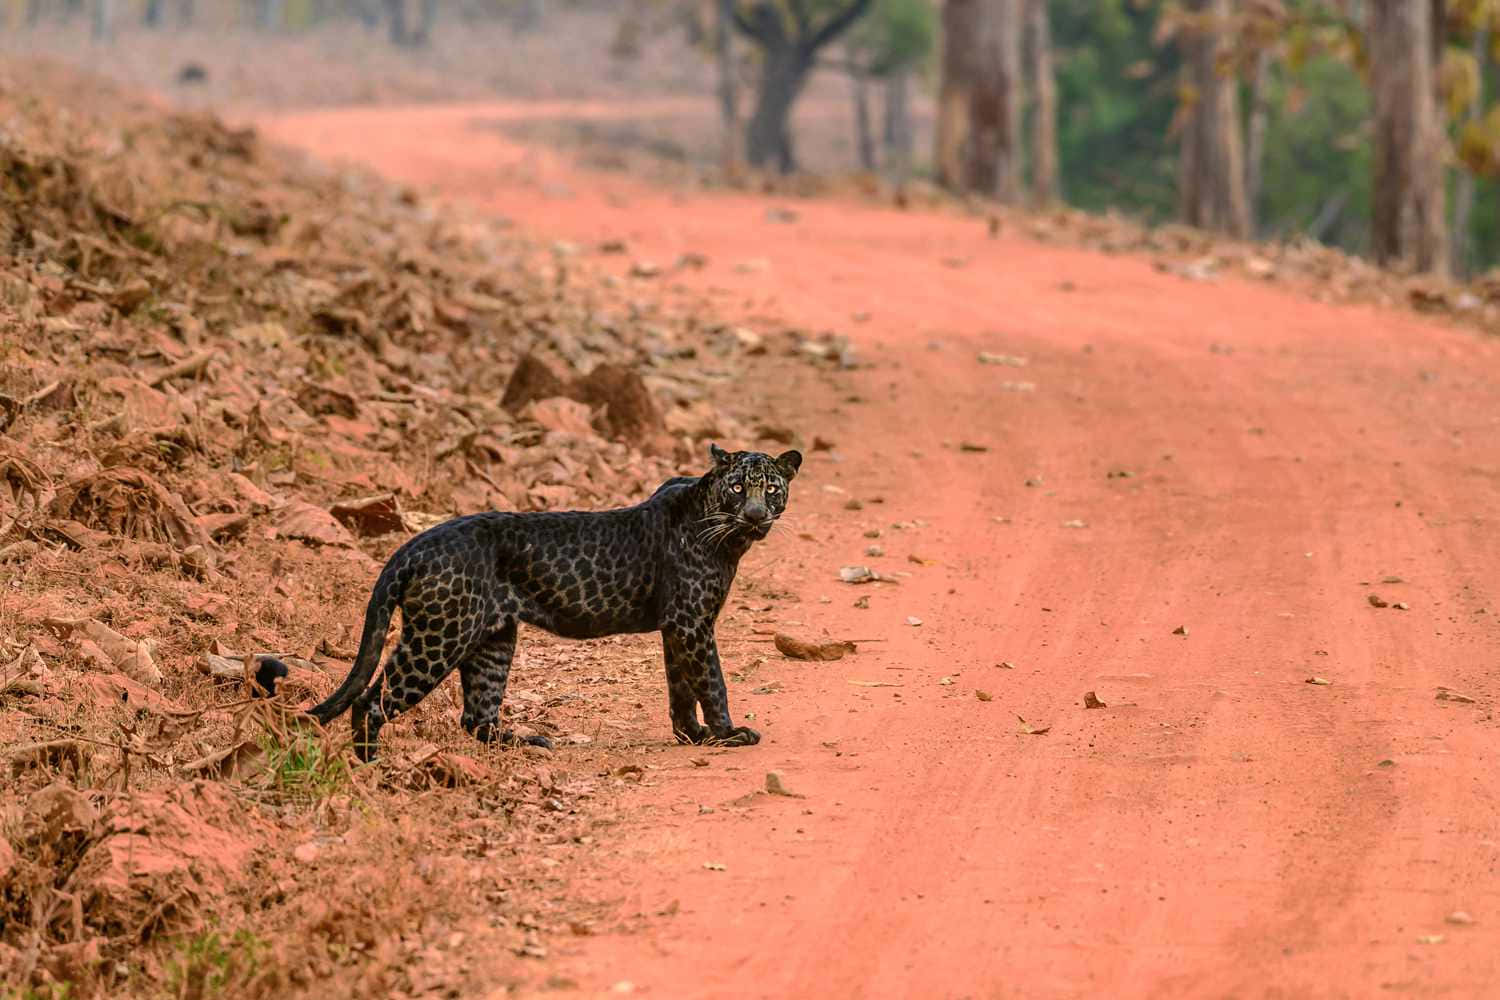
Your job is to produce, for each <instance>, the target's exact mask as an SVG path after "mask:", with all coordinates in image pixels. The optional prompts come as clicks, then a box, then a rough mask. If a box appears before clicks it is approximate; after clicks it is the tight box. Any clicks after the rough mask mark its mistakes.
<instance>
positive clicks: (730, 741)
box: [707, 726, 760, 747]
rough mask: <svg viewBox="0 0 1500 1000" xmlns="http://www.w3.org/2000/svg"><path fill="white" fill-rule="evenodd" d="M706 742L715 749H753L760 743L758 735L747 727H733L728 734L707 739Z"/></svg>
mask: <svg viewBox="0 0 1500 1000" xmlns="http://www.w3.org/2000/svg"><path fill="white" fill-rule="evenodd" d="M707 742H708V744H709V745H710V746H716V747H753V746H755V744H757V743H759V742H760V733H758V732H756V731H755V730H753V729H751V728H750V727H749V726H735V727H734V728H733V729H731V730H729V731H728V732H725V733H720V734H718V735H715V736H711V737H709V739H708V741H707Z"/></svg>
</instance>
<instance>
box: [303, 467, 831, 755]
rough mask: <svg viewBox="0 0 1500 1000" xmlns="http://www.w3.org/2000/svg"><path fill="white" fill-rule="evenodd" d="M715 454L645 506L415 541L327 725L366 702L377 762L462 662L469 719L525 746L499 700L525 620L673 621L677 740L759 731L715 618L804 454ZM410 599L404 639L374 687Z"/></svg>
mask: <svg viewBox="0 0 1500 1000" xmlns="http://www.w3.org/2000/svg"><path fill="white" fill-rule="evenodd" d="M709 453H710V455H711V456H712V458H713V467H712V468H710V469H709V470H708V471H707V472H706V473H704V474H703V475H701V476H679V477H677V478H674V479H669V480H667V481H666V482H665V483H663V484H662V485H661V486H660V487H658V488H657V490H656V492H655V493H653V494H652V495H651V497H650V498H649V499H648V500H646V501H645V502H643V503H639V504H637V505H635V506H634V507H625V508H622V509H619V510H608V511H598V512H585V511H567V512H559V513H527V514H516V513H501V512H498V511H491V512H487V513H483V514H471V515H469V516H467V517H459V518H455V519H453V520H451V521H446V522H444V523H443V524H439V525H437V526H436V527H433V528H430V529H428V530H427V531H424V532H422V533H421V534H419V535H417V536H416V537H414V538H412V539H411V540H409V541H408V542H406V544H404V545H402V546H401V547H400V548H399V549H397V550H396V552H395V554H394V555H392V556H391V558H390V560H389V561H388V562H387V563H386V564H385V567H384V568H383V569H382V570H381V571H380V576H379V577H378V578H377V579H376V581H375V587H374V590H373V592H372V593H371V595H370V603H369V606H368V607H367V608H366V610H365V624H364V632H363V635H362V636H361V638H360V643H359V653H358V655H357V656H356V658H355V661H354V665H353V667H352V668H351V669H350V671H349V676H348V677H347V678H345V680H344V682H343V684H341V685H340V686H339V689H338V690H337V691H335V692H334V693H333V694H332V695H331V696H330V697H329V698H328V700H326V701H324V702H322V703H321V704H318V705H315V706H314V707H312V708H311V709H309V710H308V714H309V715H311V716H312V717H313V718H315V719H317V720H318V721H319V722H321V723H327V722H329V721H330V720H332V719H334V718H336V717H337V716H338V715H340V714H341V713H342V712H344V711H345V710H346V709H349V708H351V707H352V709H353V711H352V713H351V714H352V718H353V722H354V740H355V750H356V752H357V753H358V754H359V756H360V757H361V758H362V759H365V760H368V759H370V757H371V756H372V755H373V754H374V752H375V746H376V741H377V738H378V734H379V732H380V727H381V726H382V725H384V724H385V723H386V722H389V721H390V720H391V719H394V718H395V717H396V716H397V715H400V714H401V713H402V712H405V711H406V710H407V709H409V708H411V707H412V706H413V705H415V704H417V702H419V701H421V700H422V699H423V698H424V697H426V696H427V694H428V693H429V692H430V691H432V689H433V688H435V687H437V685H438V683H439V682H440V681H441V680H442V679H443V678H444V677H446V676H448V674H449V672H450V671H452V670H453V669H454V668H455V667H457V668H458V674H459V679H460V680H461V681H462V683H463V696H464V711H463V725H464V728H465V729H466V730H468V731H469V732H470V733H471V734H473V735H474V736H475V737H477V738H478V739H480V740H482V741H485V742H495V741H498V742H505V743H515V742H518V741H517V739H516V738H515V736H514V735H513V734H512V733H511V732H510V731H509V730H502V729H501V728H500V703H501V701H502V700H503V699H504V697H505V683H506V679H507V678H508V676H509V674H510V663H511V657H512V656H513V655H514V654H515V649H516V627H517V625H518V624H520V623H522V622H524V623H525V624H527V625H534V626H536V627H537V628H542V629H546V630H547V631H548V632H552V633H553V634H555V635H559V636H563V637H564V638H568V639H593V638H598V637H600V636H606V635H618V634H620V633H624V632H656V631H660V632H661V635H662V647H663V649H664V651H665V655H666V667H667V701H668V706H669V708H670V711H671V718H672V732H673V734H674V735H675V736H676V738H677V739H678V741H679V742H683V743H713V744H717V745H723V746H748V745H751V744H754V743H758V742H760V734H759V733H757V732H756V731H755V730H753V729H750V728H748V727H746V726H736V725H735V724H734V723H733V722H732V721H731V720H730V717H729V698H728V694H727V692H726V691H725V688H724V672H723V670H722V668H721V667H720V665H719V651H718V647H717V645H716V643H715V641H714V623H715V622H716V621H717V620H718V617H719V612H720V610H721V609H722V608H723V607H724V600H725V598H726V597H727V596H728V595H729V588H730V585H731V584H732V583H733V582H734V574H735V570H736V569H737V568H738V567H739V563H740V558H741V557H742V556H744V554H745V553H746V552H747V551H749V549H750V546H751V545H752V544H754V543H755V542H757V541H760V540H761V539H763V538H765V537H766V535H767V534H768V533H769V532H770V531H771V528H772V526H773V525H774V524H775V523H776V520H777V518H779V517H780V516H781V514H782V512H783V511H784V510H785V509H786V502H787V486H788V484H789V483H790V482H791V480H792V479H793V477H795V476H796V474H797V470H798V469H799V468H800V467H801V465H802V455H801V454H800V453H799V452H796V451H788V452H785V453H783V454H781V455H778V456H776V457H775V458H772V457H771V456H770V455H766V454H762V453H761V452H753V451H740V452H735V453H733V454H730V453H728V452H726V451H724V450H723V449H722V448H720V447H718V446H717V445H710V446H709ZM397 608H400V609H401V639H400V642H399V644H398V645H397V646H396V649H395V651H394V652H393V653H392V654H391V657H390V660H389V661H388V662H387V663H386V667H385V672H384V677H383V679H378V680H375V681H374V683H373V684H372V683H371V679H372V678H373V677H374V676H375V670H376V667H377V666H378V665H379V663H380V654H381V649H382V647H383V646H384V643H385V633H386V628H387V626H388V625H389V624H390V620H391V615H392V613H393V612H394V611H395V610H396V609H397ZM277 666H279V664H277ZM382 680H383V683H384V688H383V690H382ZM700 707H701V708H702V710H703V721H702V722H701V723H700V722H699V720H698V709H699V708H700ZM527 742H531V743H535V744H537V745H540V746H548V745H549V744H548V743H547V741H546V740H545V739H544V738H542V737H531V738H530V739H529V740H528V741H527Z"/></svg>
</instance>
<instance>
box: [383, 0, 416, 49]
mask: <svg viewBox="0 0 1500 1000" xmlns="http://www.w3.org/2000/svg"><path fill="white" fill-rule="evenodd" d="M385 14H386V17H388V18H390V22H391V27H390V31H391V44H392V45H396V46H404V45H406V44H407V43H408V41H409V39H410V37H411V36H410V35H409V34H408V33H407V30H406V0H385Z"/></svg>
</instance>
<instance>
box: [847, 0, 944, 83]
mask: <svg viewBox="0 0 1500 1000" xmlns="http://www.w3.org/2000/svg"><path fill="white" fill-rule="evenodd" d="M936 44H937V8H936V7H934V6H933V5H932V3H930V2H929V0H875V3H874V5H873V6H872V7H871V8H870V12H869V13H868V14H866V15H865V16H864V17H863V18H861V20H860V23H859V24H857V25H856V26H855V27H854V28H853V29H852V30H851V31H850V33H849V45H850V47H851V48H853V49H854V50H855V51H856V52H857V53H858V54H859V57H860V58H861V59H862V60H863V61H864V62H865V64H866V66H867V67H868V71H869V73H870V75H871V76H889V75H891V74H892V73H898V72H901V71H903V70H909V69H912V68H914V67H917V66H920V65H922V64H924V63H925V62H927V60H928V59H929V58H930V57H931V56H932V53H933V51H934V49H935V48H936Z"/></svg>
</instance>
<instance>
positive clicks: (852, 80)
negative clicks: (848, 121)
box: [846, 49, 875, 170]
mask: <svg viewBox="0 0 1500 1000" xmlns="http://www.w3.org/2000/svg"><path fill="white" fill-rule="evenodd" d="M846 58H847V61H848V68H849V85H850V87H851V92H852V95H853V97H854V146H855V150H856V151H857V152H858V154H859V168H860V169H861V170H874V169H875V131H874V129H872V128H871V127H870V74H869V73H868V72H867V71H866V70H865V67H864V66H863V65H861V63H860V57H859V53H857V52H855V51H853V50H852V49H851V50H850V51H848V52H847V53H846Z"/></svg>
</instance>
